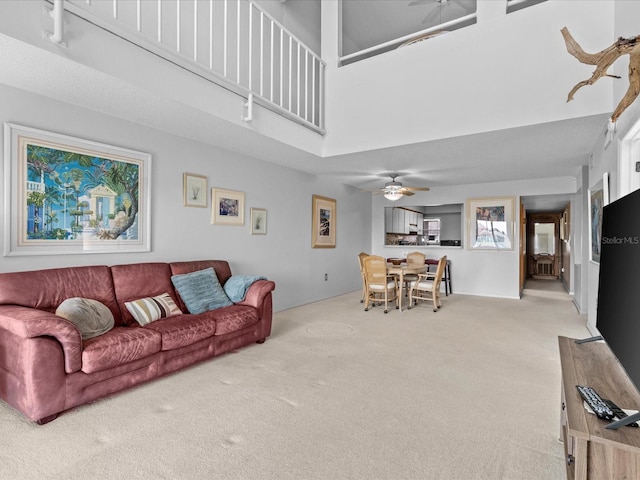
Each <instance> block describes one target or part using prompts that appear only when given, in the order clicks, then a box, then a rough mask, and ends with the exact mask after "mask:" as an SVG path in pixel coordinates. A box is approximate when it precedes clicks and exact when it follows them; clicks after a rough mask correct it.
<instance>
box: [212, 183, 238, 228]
mask: <svg viewBox="0 0 640 480" xmlns="http://www.w3.org/2000/svg"><path fill="white" fill-rule="evenodd" d="M211 205H212V211H211V223H213V224H216V223H217V224H221V225H244V192H236V191H235V190H225V189H223V188H212V189H211Z"/></svg>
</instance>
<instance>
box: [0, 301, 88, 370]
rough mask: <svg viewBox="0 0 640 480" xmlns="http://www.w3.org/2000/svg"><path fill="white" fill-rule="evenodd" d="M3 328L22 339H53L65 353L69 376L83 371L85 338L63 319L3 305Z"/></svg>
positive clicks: (0, 318)
mask: <svg viewBox="0 0 640 480" xmlns="http://www.w3.org/2000/svg"><path fill="white" fill-rule="evenodd" d="M0 328H4V329H5V330H7V331H9V332H11V333H13V334H14V335H17V336H19V337H22V338H35V337H53V338H55V339H56V340H57V341H58V342H59V343H60V345H61V346H62V350H63V352H64V365H65V371H66V372H67V373H72V372H76V371H78V370H80V368H81V367H82V336H81V335H80V330H78V329H77V328H76V326H75V325H73V324H72V323H71V322H69V321H68V320H65V319H64V318H62V317H58V316H57V315H55V314H53V313H50V312H46V311H44V310H37V309H35V308H29V307H21V306H18V305H0Z"/></svg>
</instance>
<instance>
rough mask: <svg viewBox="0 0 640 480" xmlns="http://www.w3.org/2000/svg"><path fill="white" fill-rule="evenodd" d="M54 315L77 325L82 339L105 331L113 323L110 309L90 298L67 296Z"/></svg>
mask: <svg viewBox="0 0 640 480" xmlns="http://www.w3.org/2000/svg"><path fill="white" fill-rule="evenodd" d="M56 315H58V316H59V317H62V318H66V319H67V320H69V321H70V322H71V323H73V324H74V325H75V326H76V327H78V330H80V334H81V335H82V339H83V340H87V339H89V338H93V337H97V336H98V335H102V334H103V333H107V332H108V331H109V330H111V329H112V328H113V325H114V320H113V313H111V310H109V308H108V307H107V306H106V305H105V304H104V303H101V302H99V301H98V300H92V299H90V298H80V297H73V298H67V299H66V300H65V301H64V302H62V303H61V304H60V305H59V306H58V308H57V309H56Z"/></svg>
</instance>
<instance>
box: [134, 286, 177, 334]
mask: <svg viewBox="0 0 640 480" xmlns="http://www.w3.org/2000/svg"><path fill="white" fill-rule="evenodd" d="M124 305H125V307H127V310H129V312H130V313H131V315H133V318H135V320H136V322H138V323H139V324H140V325H141V326H145V325H148V324H150V323H151V322H155V321H156V320H159V319H161V318H167V317H173V316H174V315H182V310H180V309H179V308H178V306H177V305H176V303H175V302H174V301H173V299H172V298H171V295H169V294H168V293H163V294H162V295H158V296H157V297H147V298H141V299H140V300H134V301H132V302H125V304H124Z"/></svg>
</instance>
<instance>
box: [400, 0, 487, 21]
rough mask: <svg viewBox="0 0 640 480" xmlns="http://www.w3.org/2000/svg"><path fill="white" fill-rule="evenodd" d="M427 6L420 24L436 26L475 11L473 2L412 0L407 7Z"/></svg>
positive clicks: (461, 0)
mask: <svg viewBox="0 0 640 480" xmlns="http://www.w3.org/2000/svg"><path fill="white" fill-rule="evenodd" d="M416 5H428V6H429V9H428V10H427V15H426V16H425V17H424V18H423V19H422V23H426V24H433V25H437V24H439V23H445V22H448V21H449V20H454V19H456V18H459V17H462V16H464V15H468V14H470V13H472V12H473V11H474V10H475V1H473V0H412V1H411V2H409V6H410V7H413V6H416Z"/></svg>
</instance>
